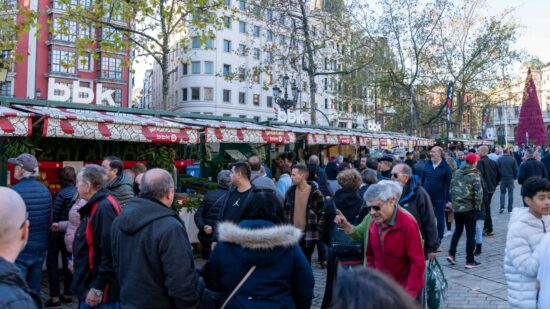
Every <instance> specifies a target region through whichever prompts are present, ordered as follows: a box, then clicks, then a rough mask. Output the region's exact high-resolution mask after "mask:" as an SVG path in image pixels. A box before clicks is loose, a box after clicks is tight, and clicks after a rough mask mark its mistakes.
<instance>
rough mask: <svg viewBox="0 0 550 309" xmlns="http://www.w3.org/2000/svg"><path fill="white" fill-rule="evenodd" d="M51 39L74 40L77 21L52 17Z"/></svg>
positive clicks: (72, 41)
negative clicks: (52, 29)
mask: <svg viewBox="0 0 550 309" xmlns="http://www.w3.org/2000/svg"><path fill="white" fill-rule="evenodd" d="M53 28H54V31H53V39H54V40H58V41H63V42H71V43H74V42H75V41H76V34H77V30H76V29H77V23H76V22H74V21H66V20H63V21H62V20H61V19H58V18H56V19H54V21H53Z"/></svg>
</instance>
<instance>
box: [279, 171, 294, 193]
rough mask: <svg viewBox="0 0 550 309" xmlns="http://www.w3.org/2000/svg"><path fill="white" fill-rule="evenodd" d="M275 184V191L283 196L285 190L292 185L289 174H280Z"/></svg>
mask: <svg viewBox="0 0 550 309" xmlns="http://www.w3.org/2000/svg"><path fill="white" fill-rule="evenodd" d="M275 186H276V187H277V192H279V194H280V195H281V196H285V195H286V191H288V189H289V188H290V187H291V186H292V179H290V175H289V174H286V173H285V174H282V175H281V177H279V180H277V183H276V184H275Z"/></svg>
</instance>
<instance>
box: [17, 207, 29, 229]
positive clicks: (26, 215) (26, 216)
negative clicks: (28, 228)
mask: <svg viewBox="0 0 550 309" xmlns="http://www.w3.org/2000/svg"><path fill="white" fill-rule="evenodd" d="M28 219H29V212H28V211H25V220H23V223H21V226H20V227H19V229H20V230H21V229H23V227H24V226H25V222H27V220H28Z"/></svg>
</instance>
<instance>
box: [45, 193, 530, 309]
mask: <svg viewBox="0 0 550 309" xmlns="http://www.w3.org/2000/svg"><path fill="white" fill-rule="evenodd" d="M499 190H500V188H497V192H496V193H495V195H494V196H493V200H492V203H491V205H492V206H491V210H492V213H493V222H494V223H493V225H494V229H495V235H494V236H491V237H484V238H483V253H482V254H481V256H478V257H477V258H476V259H477V260H478V261H479V262H481V263H482V265H481V266H480V267H478V268H475V269H470V270H467V269H465V268H464V263H465V262H466V261H465V259H466V257H465V255H466V253H465V249H464V247H465V243H466V235H465V233H464V234H463V236H462V238H461V240H460V242H459V245H458V249H457V256H456V259H457V265H455V266H451V265H449V263H448V262H447V261H446V257H447V251H448V249H449V246H450V242H451V237H450V236H449V237H446V238H445V239H444V240H443V251H442V252H440V254H439V256H438V258H439V262H440V264H441V265H442V266H443V270H444V271H445V275H446V277H447V281H448V283H449V290H448V294H447V303H446V306H445V308H479V309H482V308H487V309H494V308H509V306H508V302H507V299H506V279H505V278H504V273H503V261H504V248H505V247H506V230H507V226H508V218H509V215H508V213H507V212H505V213H504V214H499V213H498V212H499V207H500V206H499V204H500V191H499ZM519 190H520V189H519V186H518V185H517V184H516V188H515V191H514V193H515V194H514V205H515V206H516V207H518V206H521V205H522V203H521V198H520V195H519ZM316 257H317V254H314V261H313V273H314V275H315V298H314V299H313V308H320V307H321V302H322V300H323V292H324V289H325V280H326V270H325V269H321V268H320V267H319V266H318V264H317V261H316ZM203 263H204V262H203V261H202V260H201V259H200V258H197V260H196V264H197V267H200V266H202V264H203ZM42 299H43V300H44V301H46V300H48V299H49V292H48V288H47V275H46V273H44V278H43V288H42ZM63 308H78V306H77V305H76V303H73V305H71V306H63Z"/></svg>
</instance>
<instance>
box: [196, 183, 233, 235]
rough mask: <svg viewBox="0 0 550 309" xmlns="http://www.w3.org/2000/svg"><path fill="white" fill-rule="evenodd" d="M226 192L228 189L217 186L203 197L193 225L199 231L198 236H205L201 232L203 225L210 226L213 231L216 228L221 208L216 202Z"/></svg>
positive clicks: (202, 231)
mask: <svg viewBox="0 0 550 309" xmlns="http://www.w3.org/2000/svg"><path fill="white" fill-rule="evenodd" d="M228 191H229V188H226V187H222V186H218V187H217V188H216V189H215V190H212V191H209V192H208V193H206V194H205V195H204V199H203V200H202V203H201V206H200V207H199V209H197V212H196V213H195V225H196V226H197V228H198V229H199V235H206V234H205V233H204V230H203V229H204V226H205V225H210V226H211V227H212V228H213V229H215V228H216V225H217V223H218V220H219V217H220V211H221V208H220V207H221V206H223V205H220V203H216V202H217V201H218V200H219V199H220V198H221V197H222V196H224V194H226V193H227V192H228Z"/></svg>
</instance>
